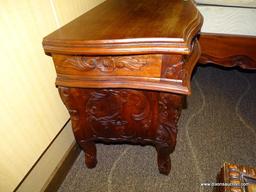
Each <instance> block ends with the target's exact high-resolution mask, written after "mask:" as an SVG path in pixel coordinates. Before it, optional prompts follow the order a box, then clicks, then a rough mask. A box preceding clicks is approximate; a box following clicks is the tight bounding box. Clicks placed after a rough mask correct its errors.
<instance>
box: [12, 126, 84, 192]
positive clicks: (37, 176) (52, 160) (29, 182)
mask: <svg viewBox="0 0 256 192" xmlns="http://www.w3.org/2000/svg"><path fill="white" fill-rule="evenodd" d="M80 151H81V150H80V148H79V147H78V145H77V144H76V141H75V138H74V135H73V132H72V128H71V123H70V122H69V123H67V124H66V125H65V126H64V127H63V128H62V130H61V131H60V132H59V134H58V135H57V136H56V138H55V139H54V140H53V141H52V142H51V144H50V145H49V147H48V148H47V149H46V151H45V152H44V153H43V154H42V156H41V157H40V159H39V160H38V161H37V162H36V164H35V165H34V166H33V167H32V169H31V170H30V172H29V173H28V174H27V175H26V177H25V178H24V179H23V180H22V182H21V183H20V184H19V186H18V187H17V188H16V189H15V191H17V192H27V191H33V192H40V191H51V192H52V191H56V190H57V189H58V187H59V186H60V184H61V183H62V181H63V179H64V178H65V176H66V174H67V173H68V171H69V169H70V168H71V166H72V164H73V163H74V161H75V160H76V158H77V156H78V155H79V153H80Z"/></svg>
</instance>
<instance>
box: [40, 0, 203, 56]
mask: <svg viewBox="0 0 256 192" xmlns="http://www.w3.org/2000/svg"><path fill="white" fill-rule="evenodd" d="M201 25H202V16H201V15H200V13H199V12H198V10H197V9H196V6H195V4H194V2H193V1H192V0H187V1H185V0H107V1H105V2H104V3H102V4H100V5H99V6H97V7H95V8H94V9H92V10H90V11H88V12H87V13H85V14H83V15H81V16H80V17H78V18H77V19H75V20H73V21H72V22H70V23H68V24H66V25H65V26H63V27H62V28H60V29H58V30H57V31H55V32H53V33H51V34H50V35H48V36H47V37H45V38H44V41H43V45H44V49H45V51H46V52H48V53H64V54H92V55H95V54H98V55H101V54H102V55H104V54H105V55H106V54H131V53H134V54H141V53H182V54H189V53H190V52H191V45H190V44H191V41H192V38H193V37H194V36H195V35H196V33H197V32H198V31H199V29H200V27H201Z"/></svg>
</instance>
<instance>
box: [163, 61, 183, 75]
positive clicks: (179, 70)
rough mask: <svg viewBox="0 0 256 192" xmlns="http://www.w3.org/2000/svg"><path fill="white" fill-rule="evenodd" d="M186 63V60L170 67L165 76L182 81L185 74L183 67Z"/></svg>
mask: <svg viewBox="0 0 256 192" xmlns="http://www.w3.org/2000/svg"><path fill="white" fill-rule="evenodd" d="M184 63H185V59H182V60H181V61H179V62H177V63H175V64H172V65H170V66H169V67H167V69H166V70H165V74H164V76H165V77H166V78H168V79H181V78H182V76H183V73H184V70H183V65H184Z"/></svg>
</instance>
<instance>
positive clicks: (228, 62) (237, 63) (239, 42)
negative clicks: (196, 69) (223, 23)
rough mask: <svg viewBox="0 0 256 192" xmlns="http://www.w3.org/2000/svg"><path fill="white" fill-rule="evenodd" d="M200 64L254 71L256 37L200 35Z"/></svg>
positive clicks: (255, 66) (255, 67)
mask: <svg viewBox="0 0 256 192" xmlns="http://www.w3.org/2000/svg"><path fill="white" fill-rule="evenodd" d="M199 44H200V45H201V49H202V55H201V57H200V59H199V63H200V64H209V63H211V64H216V65H220V66H223V67H240V68H242V69H251V70H252V69H253V70H255V69H256V36H245V35H228V34H216V33H201V34H200V38H199Z"/></svg>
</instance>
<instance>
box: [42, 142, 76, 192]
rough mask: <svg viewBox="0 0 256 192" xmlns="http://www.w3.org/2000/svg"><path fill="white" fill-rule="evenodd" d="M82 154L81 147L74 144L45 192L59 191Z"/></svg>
mask: <svg viewBox="0 0 256 192" xmlns="http://www.w3.org/2000/svg"><path fill="white" fill-rule="evenodd" d="M80 152H81V149H80V147H79V146H78V144H77V143H74V144H73V145H72V146H71V148H70V150H69V151H68V154H67V156H65V157H64V159H63V161H62V163H61V165H60V166H59V167H58V169H57V171H56V172H55V174H54V175H53V177H52V179H51V181H50V182H49V184H48V185H47V187H46V189H45V192H52V191H57V190H58V188H59V187H60V185H61V184H62V182H63V181H64V179H65V177H66V175H67V174H68V172H69V170H70V168H71V167H72V165H73V164H74V162H75V160H76V159H77V157H78V155H79V154H80Z"/></svg>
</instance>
